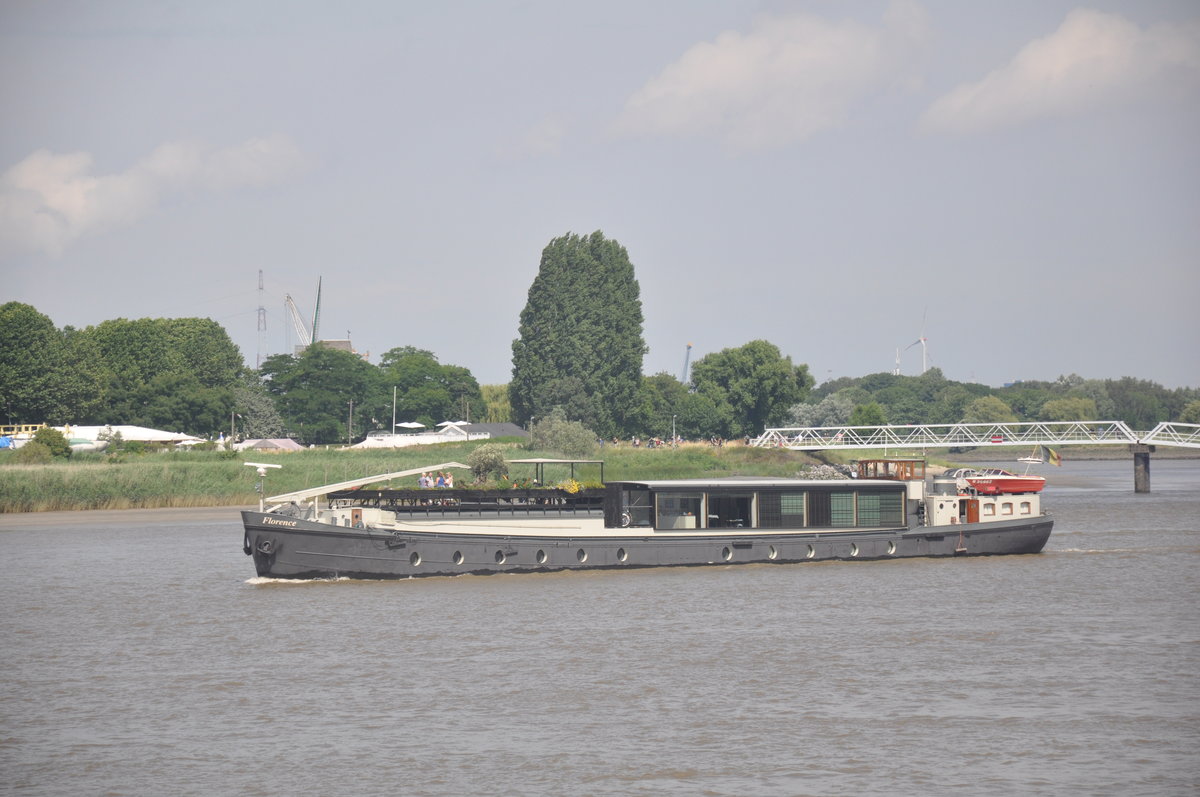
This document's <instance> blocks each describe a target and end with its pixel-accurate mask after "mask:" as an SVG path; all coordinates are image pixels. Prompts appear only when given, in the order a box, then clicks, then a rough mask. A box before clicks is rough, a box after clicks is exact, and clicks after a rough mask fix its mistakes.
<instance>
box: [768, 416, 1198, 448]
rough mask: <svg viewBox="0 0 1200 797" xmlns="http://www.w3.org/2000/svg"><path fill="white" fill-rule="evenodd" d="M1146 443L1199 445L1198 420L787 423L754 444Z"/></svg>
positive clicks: (823, 445) (981, 444) (878, 446)
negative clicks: (1152, 423)
mask: <svg viewBox="0 0 1200 797" xmlns="http://www.w3.org/2000/svg"><path fill="white" fill-rule="evenodd" d="M1130 443H1148V444H1157V445H1170V446H1184V447H1194V448H1200V424H1186V423H1160V424H1159V425H1158V426H1157V427H1155V428H1154V430H1153V431H1151V432H1135V431H1133V430H1132V429H1130V428H1129V427H1128V426H1127V425H1126V424H1125V423H1124V422H1123V421H1021V422H1014V423H953V424H924V425H905V426H898V425H887V426H786V427H776V428H770V429H767V430H765V431H764V432H763V433H762V434H761V435H760V436H759V437H758V438H756V439H755V440H753V441H752V442H751V445H755V446H761V447H780V448H790V449H794V450H797V451H804V450H809V451H812V450H820V449H827V448H951V447H962V446H972V447H979V446H996V445H1004V446H1019V445H1030V446H1033V445H1046V446H1069V445H1106V444H1107V445H1114V444H1130Z"/></svg>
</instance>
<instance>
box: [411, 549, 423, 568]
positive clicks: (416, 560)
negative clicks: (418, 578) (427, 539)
mask: <svg viewBox="0 0 1200 797" xmlns="http://www.w3.org/2000/svg"><path fill="white" fill-rule="evenodd" d="M408 563H409V564H410V565H412V566H413V567H416V566H417V565H419V564H421V554H419V553H417V552H416V551H413V552H412V555H411V556H409V557H408Z"/></svg>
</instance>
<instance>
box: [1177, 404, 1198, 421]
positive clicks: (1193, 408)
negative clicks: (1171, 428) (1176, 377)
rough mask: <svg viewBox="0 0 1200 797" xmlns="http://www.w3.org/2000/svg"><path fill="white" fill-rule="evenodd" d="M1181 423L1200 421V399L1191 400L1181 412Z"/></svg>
mask: <svg viewBox="0 0 1200 797" xmlns="http://www.w3.org/2000/svg"><path fill="white" fill-rule="evenodd" d="M1179 422H1180V423H1200V401H1191V402H1189V403H1188V405H1187V406H1186V407H1184V408H1183V412H1181V413H1179Z"/></svg>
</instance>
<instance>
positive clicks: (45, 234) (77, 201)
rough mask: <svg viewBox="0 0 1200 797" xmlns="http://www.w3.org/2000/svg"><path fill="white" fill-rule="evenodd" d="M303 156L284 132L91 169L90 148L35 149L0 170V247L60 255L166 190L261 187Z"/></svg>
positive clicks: (179, 146)
mask: <svg viewBox="0 0 1200 797" xmlns="http://www.w3.org/2000/svg"><path fill="white" fill-rule="evenodd" d="M302 162H303V157H302V154H301V152H300V150H299V149H298V148H297V147H296V145H295V144H294V143H293V142H292V141H291V140H290V139H288V138H285V137H282V136H274V137H270V138H254V139H250V140H248V141H244V142H242V143H241V144H237V145H234V146H231V147H226V148H224V149H217V150H213V149H209V148H206V147H204V146H202V145H200V144H198V143H195V142H186V141H185V142H172V143H168V144H163V145H161V146H159V147H157V148H156V149H155V150H154V151H153V152H151V153H150V154H149V155H148V156H146V157H145V158H143V159H142V160H140V161H139V162H138V163H136V164H135V165H134V166H133V167H131V168H130V169H129V170H127V171H125V172H121V173H118V174H107V175H96V174H93V173H92V172H93V170H92V156H91V155H89V154H88V153H86V152H74V153H69V154H65V155H56V154H54V153H52V152H50V151H48V150H44V149H43V150H38V151H37V152H34V153H33V154H31V155H30V156H29V157H27V158H25V159H24V160H23V161H21V162H20V163H18V164H16V165H15V166H13V167H12V168H10V169H9V170H8V171H6V172H5V173H4V174H3V175H0V251H5V250H24V251H40V252H46V253H48V254H51V255H58V254H61V253H62V251H63V250H64V249H65V248H66V247H67V246H69V245H70V244H71V243H72V242H73V241H75V240H76V239H78V238H80V237H82V236H85V235H88V234H90V233H94V232H99V231H101V230H107V229H112V228H114V227H121V226H126V225H129V224H133V223H134V222H136V221H137V220H138V219H140V218H142V217H143V216H145V215H146V214H148V213H150V212H151V211H152V210H153V209H154V207H155V206H156V205H157V204H158V203H159V202H160V201H161V200H162V198H163V197H164V196H166V195H168V194H171V193H177V192H181V191H186V190H191V189H202V190H210V191H226V190H230V189H235V188H239V187H253V188H257V187H263V186H266V185H270V184H272V183H276V182H279V181H280V180H282V179H284V178H285V177H287V176H288V175H289V174H292V173H294V172H295V171H296V170H297V169H298V168H299V167H300V166H301V165H302Z"/></svg>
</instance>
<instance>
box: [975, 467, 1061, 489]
mask: <svg viewBox="0 0 1200 797" xmlns="http://www.w3.org/2000/svg"><path fill="white" fill-rule="evenodd" d="M960 478H961V480H962V481H965V482H966V484H967V486H968V487H970V488H971V489H972V490H974V491H975V492H977V493H979V494H981V495H999V494H1001V493H1039V492H1041V491H1042V488H1044V487H1045V486H1046V477H1045V476H1035V475H1033V474H1028V473H1026V474H1023V475H1022V474H1017V473H1012V472H1011V471H1007V470H1001V469H1000V468H981V469H979V470H974V471H972V472H971V473H965V474H963V475H962V476H961V477H960Z"/></svg>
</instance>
